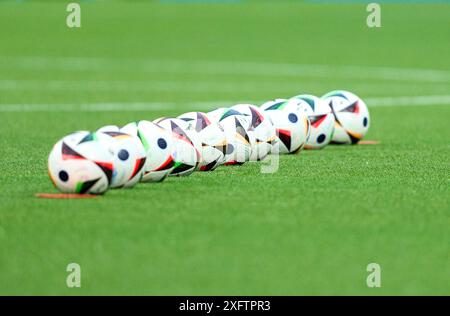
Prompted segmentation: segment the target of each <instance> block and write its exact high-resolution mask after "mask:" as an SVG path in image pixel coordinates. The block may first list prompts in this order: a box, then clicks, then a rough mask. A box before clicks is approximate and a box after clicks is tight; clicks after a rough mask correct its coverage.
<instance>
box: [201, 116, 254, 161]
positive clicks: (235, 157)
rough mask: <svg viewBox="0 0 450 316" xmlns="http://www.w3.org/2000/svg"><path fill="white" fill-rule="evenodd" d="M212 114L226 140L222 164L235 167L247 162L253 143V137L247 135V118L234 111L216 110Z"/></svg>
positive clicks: (248, 121)
mask: <svg viewBox="0 0 450 316" xmlns="http://www.w3.org/2000/svg"><path fill="white" fill-rule="evenodd" d="M213 112H214V113H212V116H213V118H214V119H218V121H219V124H220V125H221V126H222V128H223V130H224V132H225V137H226V139H227V152H226V154H225V159H224V164H225V165H235V164H243V163H245V162H246V161H249V160H250V155H251V152H252V144H253V143H254V141H255V138H254V135H253V134H251V133H250V134H249V133H248V127H249V126H250V124H251V121H250V120H249V118H248V117H246V116H245V115H243V114H242V113H241V112H239V111H237V110H234V109H218V110H215V111H213ZM219 112H220V114H219V115H218V113H219ZM208 117H209V116H208Z"/></svg>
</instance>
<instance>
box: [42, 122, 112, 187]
mask: <svg viewBox="0 0 450 316" xmlns="http://www.w3.org/2000/svg"><path fill="white" fill-rule="evenodd" d="M113 159H114V158H113V155H112V154H111V152H110V151H109V149H108V148H107V147H105V146H104V144H103V143H102V142H99V141H98V140H97V137H96V136H95V134H93V133H90V132H86V131H81V132H76V133H73V134H70V135H68V136H66V137H64V138H63V139H61V140H60V141H58V142H57V143H56V144H55V146H54V147H53V149H52V151H51V153H50V156H49V158H48V172H49V175H50V178H51V180H52V182H53V184H54V185H55V187H56V188H58V189H59V190H60V191H61V192H64V193H79V194H87V193H90V194H102V193H104V192H106V190H108V188H109V185H110V183H111V180H112V177H113V170H114V164H113Z"/></svg>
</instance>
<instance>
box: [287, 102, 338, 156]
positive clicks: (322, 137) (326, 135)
mask: <svg viewBox="0 0 450 316" xmlns="http://www.w3.org/2000/svg"><path fill="white" fill-rule="evenodd" d="M291 99H294V100H297V101H299V102H302V104H303V106H302V108H303V110H304V111H305V113H306V115H308V118H309V120H310V122H311V133H310V135H309V138H308V141H307V142H306V145H305V149H321V148H323V147H325V146H326V145H328V144H329V143H330V141H331V138H332V137H333V132H334V116H333V113H332V111H331V108H330V106H329V105H328V104H326V103H325V102H324V101H323V100H322V99H320V98H318V97H316V96H314V95H310V94H301V95H298V96H295V97H293V98H291Z"/></svg>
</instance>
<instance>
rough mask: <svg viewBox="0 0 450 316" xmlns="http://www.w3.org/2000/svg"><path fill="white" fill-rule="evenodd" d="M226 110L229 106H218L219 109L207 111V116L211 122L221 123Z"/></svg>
mask: <svg viewBox="0 0 450 316" xmlns="http://www.w3.org/2000/svg"><path fill="white" fill-rule="evenodd" d="M226 111H228V108H224V107H220V108H217V109H214V110H212V111H209V112H207V113H206V116H207V117H208V118H209V120H210V121H211V122H216V123H219V122H220V119H221V118H222V115H223V114H224V113H225V112H226Z"/></svg>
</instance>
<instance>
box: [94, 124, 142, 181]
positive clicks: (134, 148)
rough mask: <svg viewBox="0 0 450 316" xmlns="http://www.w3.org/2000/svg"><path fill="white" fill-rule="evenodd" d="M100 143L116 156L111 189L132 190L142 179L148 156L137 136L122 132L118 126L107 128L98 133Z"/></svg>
mask: <svg viewBox="0 0 450 316" xmlns="http://www.w3.org/2000/svg"><path fill="white" fill-rule="evenodd" d="M96 136H97V138H98V139H99V141H102V142H104V143H105V144H106V146H108V148H109V150H110V151H111V153H112V154H113V155H114V172H113V177H112V180H111V188H131V187H133V186H134V185H136V184H137V183H138V182H139V181H140V180H141V178H142V174H143V172H144V166H145V161H146V159H147V155H146V152H145V149H144V146H143V145H142V143H141V141H140V140H139V138H138V137H137V136H131V135H129V134H126V133H124V132H120V131H119V128H118V127H117V126H114V127H113V126H105V127H102V128H100V129H99V130H98V131H97V132H96Z"/></svg>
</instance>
